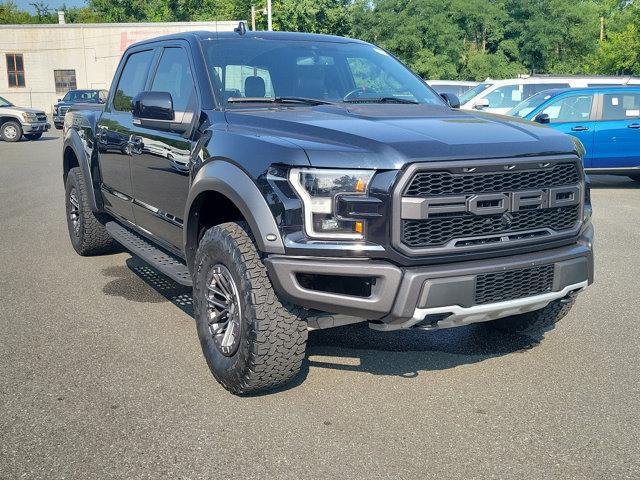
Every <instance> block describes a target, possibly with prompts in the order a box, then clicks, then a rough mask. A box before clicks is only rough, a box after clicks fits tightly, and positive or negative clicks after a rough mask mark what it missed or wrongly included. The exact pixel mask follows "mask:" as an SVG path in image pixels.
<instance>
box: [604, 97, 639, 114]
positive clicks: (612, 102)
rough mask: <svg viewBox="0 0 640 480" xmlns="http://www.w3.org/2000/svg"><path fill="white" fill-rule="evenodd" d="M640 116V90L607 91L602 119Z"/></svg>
mask: <svg viewBox="0 0 640 480" xmlns="http://www.w3.org/2000/svg"><path fill="white" fill-rule="evenodd" d="M634 118H640V92H634V93H631V92H629V93H605V94H604V95H603V104H602V120H630V119H634Z"/></svg>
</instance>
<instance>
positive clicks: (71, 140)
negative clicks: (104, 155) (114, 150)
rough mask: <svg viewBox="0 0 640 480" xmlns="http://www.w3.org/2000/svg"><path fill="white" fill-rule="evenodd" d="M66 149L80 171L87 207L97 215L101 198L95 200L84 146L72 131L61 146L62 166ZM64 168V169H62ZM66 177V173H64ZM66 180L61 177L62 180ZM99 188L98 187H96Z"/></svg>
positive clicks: (72, 130) (92, 181) (91, 176)
mask: <svg viewBox="0 0 640 480" xmlns="http://www.w3.org/2000/svg"><path fill="white" fill-rule="evenodd" d="M67 148H71V150H72V151H73V153H74V155H75V156H76V159H77V160H78V165H79V167H80V169H81V170H82V176H83V177H84V183H85V188H86V191H87V193H88V196H89V206H90V207H91V211H93V212H95V213H98V212H101V211H102V208H101V207H102V198H100V199H98V198H96V193H95V192H96V188H94V178H93V175H92V174H91V167H90V165H89V159H88V158H87V154H86V153H85V148H84V144H83V143H82V140H81V139H80V135H78V132H77V131H76V130H74V129H69V130H68V133H67V135H66V136H65V139H64V144H63V146H62V161H63V165H64V155H65V152H66V151H67ZM63 168H64V167H63ZM64 173H65V175H66V172H64ZM65 178H66V176H65V177H63V180H64V179H65ZM98 188H99V187H98Z"/></svg>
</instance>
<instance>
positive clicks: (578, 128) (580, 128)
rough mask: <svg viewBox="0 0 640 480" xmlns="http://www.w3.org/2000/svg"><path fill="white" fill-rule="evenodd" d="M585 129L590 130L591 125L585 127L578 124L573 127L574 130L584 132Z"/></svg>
mask: <svg viewBox="0 0 640 480" xmlns="http://www.w3.org/2000/svg"><path fill="white" fill-rule="evenodd" d="M585 130H589V127H585V126H584V125H578V126H577V127H571V131H572V132H584V131H585Z"/></svg>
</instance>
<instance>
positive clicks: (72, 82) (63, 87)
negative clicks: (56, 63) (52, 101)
mask: <svg viewBox="0 0 640 480" xmlns="http://www.w3.org/2000/svg"><path fill="white" fill-rule="evenodd" d="M53 78H54V79H55V81H56V93H66V92H68V91H69V90H75V89H76V88H77V85H76V71H75V70H54V71H53Z"/></svg>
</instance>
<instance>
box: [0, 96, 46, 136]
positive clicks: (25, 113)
mask: <svg viewBox="0 0 640 480" xmlns="http://www.w3.org/2000/svg"><path fill="white" fill-rule="evenodd" d="M49 128H51V124H50V123H49V122H47V115H46V114H45V113H44V112H43V111H42V110H37V109H34V108H26V107H16V106H15V105H14V104H13V103H11V102H10V101H9V100H7V99H5V98H2V97H0V138H2V140H4V141H5V142H17V141H19V140H20V139H21V138H22V136H23V135H24V137H25V138H26V139H28V140H38V139H39V138H40V137H42V134H43V133H44V132H46V131H47V130H49Z"/></svg>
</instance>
